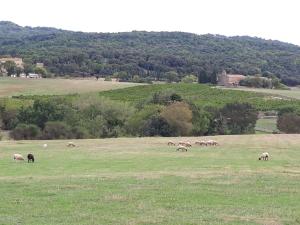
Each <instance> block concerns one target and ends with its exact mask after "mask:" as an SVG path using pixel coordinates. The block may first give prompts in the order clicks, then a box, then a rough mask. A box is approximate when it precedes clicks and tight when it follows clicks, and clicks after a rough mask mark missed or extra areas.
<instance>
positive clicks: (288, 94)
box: [223, 87, 300, 99]
mask: <svg viewBox="0 0 300 225" xmlns="http://www.w3.org/2000/svg"><path fill="white" fill-rule="evenodd" d="M223 89H230V90H239V91H250V92H257V93H264V94H271V95H274V96H281V97H283V98H294V99H300V88H298V87H292V88H291V89H290V90H275V89H265V88H247V87H238V88H223Z"/></svg>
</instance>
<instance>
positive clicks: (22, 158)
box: [14, 154, 24, 161]
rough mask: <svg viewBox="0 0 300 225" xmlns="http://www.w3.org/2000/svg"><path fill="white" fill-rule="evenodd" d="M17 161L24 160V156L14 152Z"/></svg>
mask: <svg viewBox="0 0 300 225" xmlns="http://www.w3.org/2000/svg"><path fill="white" fill-rule="evenodd" d="M14 160H15V161H24V157H23V156H22V155H21V154H14Z"/></svg>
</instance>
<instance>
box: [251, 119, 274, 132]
mask: <svg viewBox="0 0 300 225" xmlns="http://www.w3.org/2000/svg"><path fill="white" fill-rule="evenodd" d="M255 130H256V131H258V132H266V133H272V132H273V131H276V132H278V129H277V118H261V119H258V120H257V121H256V126H255Z"/></svg>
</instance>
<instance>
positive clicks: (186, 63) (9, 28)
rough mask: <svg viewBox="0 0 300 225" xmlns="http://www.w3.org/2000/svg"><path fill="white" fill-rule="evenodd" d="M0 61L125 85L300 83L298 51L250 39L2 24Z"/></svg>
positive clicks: (293, 48) (265, 41)
mask: <svg viewBox="0 0 300 225" xmlns="http://www.w3.org/2000/svg"><path fill="white" fill-rule="evenodd" d="M0 55H10V56H19V57H22V58H24V60H25V61H26V62H28V63H32V64H34V63H36V62H42V63H44V65H45V66H46V68H47V70H48V71H50V72H52V73H54V74H56V75H59V76H64V75H72V76H75V75H81V76H88V75H91V74H100V75H101V76H111V75H113V74H118V75H119V76H121V77H122V79H125V80H127V79H129V78H133V77H134V75H138V76H139V77H140V79H149V78H151V79H154V78H155V79H168V80H169V79H170V78H172V79H173V78H174V76H173V75H174V74H175V73H177V74H178V77H177V78H176V79H179V80H180V79H181V78H182V77H184V76H185V75H188V74H194V75H196V76H200V79H202V80H208V81H211V82H215V72H216V71H221V70H223V69H225V70H227V72H232V73H240V74H245V75H254V74H274V75H276V76H277V77H281V78H282V79H283V81H284V82H285V83H288V84H290V85H296V84H298V83H300V82H299V81H300V47H299V46H296V45H292V44H287V43H282V42H279V41H271V40H263V39H259V38H251V37H225V36H220V35H209V34H208V35H195V34H190V33H181V32H127V33H109V34H108V33H82V32H71V31H64V30H58V29H53V28H41V27H38V28H31V27H21V26H18V25H16V24H13V23H10V22H0ZM171 71H172V73H171V74H170V73H168V72H171ZM170 75H172V76H170ZM211 76H213V77H212V78H210V77H211Z"/></svg>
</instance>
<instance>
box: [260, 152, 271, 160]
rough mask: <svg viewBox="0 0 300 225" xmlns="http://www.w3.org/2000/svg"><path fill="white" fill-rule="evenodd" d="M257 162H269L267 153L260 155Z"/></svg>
mask: <svg viewBox="0 0 300 225" xmlns="http://www.w3.org/2000/svg"><path fill="white" fill-rule="evenodd" d="M258 160H269V153H268V152H264V153H262V154H261V155H260V157H259V158H258Z"/></svg>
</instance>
